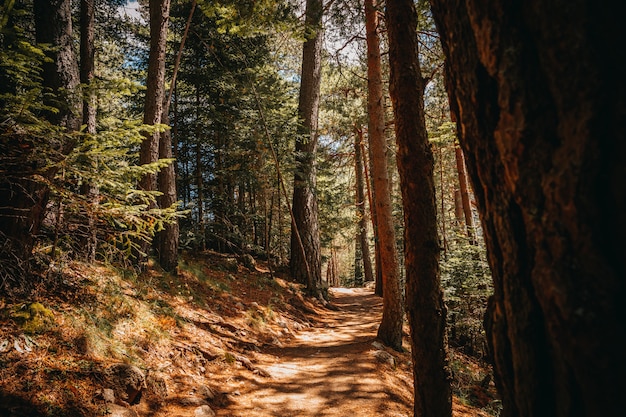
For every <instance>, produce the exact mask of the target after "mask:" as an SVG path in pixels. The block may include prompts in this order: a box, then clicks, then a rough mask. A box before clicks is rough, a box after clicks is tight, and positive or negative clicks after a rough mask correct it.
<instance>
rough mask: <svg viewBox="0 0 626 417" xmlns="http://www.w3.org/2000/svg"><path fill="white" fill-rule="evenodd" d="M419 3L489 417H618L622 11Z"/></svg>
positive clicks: (625, 105)
mask: <svg viewBox="0 0 626 417" xmlns="http://www.w3.org/2000/svg"><path fill="white" fill-rule="evenodd" d="M431 5H432V10H433V15H434V17H435V19H436V22H437V26H438V28H439V32H440V33H441V41H442V45H443V49H444V53H445V55H446V58H447V72H446V79H447V87H448V92H449V95H450V97H451V100H450V102H451V104H452V110H453V112H454V113H455V114H456V117H457V119H456V120H457V124H458V131H459V132H460V142H461V146H462V147H463V151H464V153H465V156H466V161H467V166H468V172H469V174H470V178H471V179H472V181H473V184H474V187H473V188H474V193H475V197H476V200H477V202H478V208H479V212H480V215H481V221H482V225H483V230H484V233H485V241H486V244H487V252H488V259H489V264H490V266H491V269H492V273H493V280H494V296H493V297H492V299H491V300H490V302H489V308H488V312H487V315H486V317H485V325H486V330H487V333H488V340H489V347H490V351H491V355H492V357H493V361H494V372H495V380H496V384H497V387H498V389H499V391H500V393H501V395H502V403H503V411H502V415H503V416H505V417H526V416H540V415H541V416H543V415H546V416H548V415H549V416H612V415H621V414H623V406H622V404H621V402H620V401H619V400H618V399H619V398H621V395H623V393H624V391H625V390H626V379H624V374H625V373H626V357H625V356H624V346H625V345H626V310H625V309H624V308H623V302H624V299H625V298H626V280H624V277H626V267H625V266H624V265H625V264H624V259H626V245H624V236H625V235H626V216H624V213H626V188H625V187H624V183H623V181H624V178H626V140H624V138H626V125H625V124H624V120H626V79H625V78H624V74H623V71H622V68H623V66H622V64H621V63H622V62H624V60H625V58H626V56H625V55H626V49H624V48H623V45H622V44H623V40H624V39H626V26H624V25H623V22H622V19H623V15H624V11H625V10H624V5H623V4H622V3H620V4H612V5H611V7H607V5H598V4H596V3H592V2H588V1H553V2H544V1H537V0H530V1H526V2H519V1H516V2H510V1H507V2H505V1H494V2H490V4H489V7H486V5H485V4H484V2H478V1H463V0H451V1H442V0H431Z"/></svg>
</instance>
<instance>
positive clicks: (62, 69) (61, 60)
mask: <svg viewBox="0 0 626 417" xmlns="http://www.w3.org/2000/svg"><path fill="white" fill-rule="evenodd" d="M33 14H34V16H35V29H36V41H37V43H39V44H48V45H50V46H52V48H51V49H50V50H48V52H47V55H48V58H49V60H48V61H46V62H44V63H43V65H42V69H43V71H42V86H43V88H44V89H45V90H46V92H47V93H52V97H53V98H52V99H50V98H49V97H50V95H46V96H45V97H44V104H46V105H49V106H53V107H56V108H57V109H58V112H47V113H46V114H45V117H46V118H47V119H48V120H49V121H50V122H51V123H53V124H55V125H58V126H61V127H63V128H64V129H65V131H66V132H71V131H75V130H78V128H79V127H80V121H81V118H80V95H79V94H78V92H77V91H76V90H77V86H78V83H79V73H78V60H77V59H76V53H75V51H74V47H73V43H72V42H73V39H72V16H71V2H70V1H69V0H35V1H34V2H33ZM18 136H19V134H18V133H16V134H15V143H11V142H12V141H11V142H9V143H6V144H2V145H3V146H2V147H3V151H5V150H6V152H7V153H10V154H11V155H12V156H13V158H12V161H16V162H14V163H13V165H12V166H5V167H4V168H5V169H7V175H6V176H4V177H3V179H2V182H0V201H2V204H1V206H2V207H0V237H2V238H3V242H2V243H3V244H2V248H0V263H2V265H3V268H7V269H8V268H11V269H14V268H16V269H14V271H15V273H16V274H17V276H14V277H12V278H14V279H16V280H17V281H19V283H20V284H24V283H26V280H28V278H29V276H28V274H29V268H28V264H29V259H30V256H31V253H32V250H33V247H34V244H35V240H36V236H37V234H38V233H39V231H40V228H41V223H42V221H43V218H44V215H45V211H46V205H47V203H48V196H49V189H48V187H47V185H45V184H44V183H43V182H41V181H39V180H37V179H36V178H35V177H36V176H44V177H46V178H48V179H50V178H52V177H53V176H54V174H55V172H56V171H55V170H50V169H47V168H46V167H47V165H49V164H50V162H51V161H50V160H49V159H48V158H49V157H50V155H52V154H53V153H54V155H56V156H55V158H62V157H63V155H66V154H68V153H69V152H70V151H71V150H72V148H73V146H74V141H73V140H70V139H68V138H64V137H62V136H60V137H59V138H54V139H58V140H59V145H58V146H56V145H52V143H50V144H45V146H46V149H43V150H42V149H37V148H36V147H35V146H34V145H35V144H34V143H30V139H29V138H21V137H18ZM29 145H32V146H29ZM37 146H40V145H39V144H37ZM53 147H54V149H52V148H53ZM50 151H53V152H50ZM41 154H43V156H42V155H41ZM5 256H6V258H5ZM16 260H17V262H18V263H19V265H12V266H9V265H8V264H5V263H4V262H5V261H7V262H9V263H13V262H14V261H16ZM3 273H4V271H3ZM3 280H4V279H3ZM3 285H4V284H3Z"/></svg>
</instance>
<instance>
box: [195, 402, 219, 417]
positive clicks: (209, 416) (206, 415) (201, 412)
mask: <svg viewBox="0 0 626 417" xmlns="http://www.w3.org/2000/svg"><path fill="white" fill-rule="evenodd" d="M193 415H194V416H195V417H215V411H213V410H212V409H211V407H209V406H208V405H203V406H200V407H198V408H196V410H195V411H194V413H193Z"/></svg>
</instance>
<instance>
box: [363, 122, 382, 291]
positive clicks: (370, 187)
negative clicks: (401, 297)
mask: <svg viewBox="0 0 626 417" xmlns="http://www.w3.org/2000/svg"><path fill="white" fill-rule="evenodd" d="M358 132H359V135H361V156H362V157H363V173H364V174H365V185H367V198H368V202H369V206H370V214H371V219H372V234H373V235H374V265H376V270H375V271H376V274H375V275H374V280H375V283H374V284H375V285H374V294H375V295H378V296H379V297H382V296H383V274H382V267H381V261H380V242H379V240H378V227H377V226H376V225H377V219H378V217H377V216H376V205H375V204H374V197H373V195H374V183H373V182H372V181H371V180H370V175H369V174H368V172H371V170H372V160H371V158H368V157H367V155H368V152H366V151H365V144H364V141H363V131H362V130H358ZM368 149H369V148H368Z"/></svg>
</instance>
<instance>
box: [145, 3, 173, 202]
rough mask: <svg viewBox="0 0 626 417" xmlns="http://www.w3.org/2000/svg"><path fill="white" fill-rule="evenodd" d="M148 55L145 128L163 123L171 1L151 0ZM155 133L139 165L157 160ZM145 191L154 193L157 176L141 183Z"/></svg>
mask: <svg viewBox="0 0 626 417" xmlns="http://www.w3.org/2000/svg"><path fill="white" fill-rule="evenodd" d="M149 8H150V55H149V59H148V76H147V80H146V101H145V104H144V116H143V122H144V124H146V125H158V124H161V122H162V117H163V103H164V101H165V47H166V41H167V25H168V20H169V15H170V0H150V2H149ZM159 137H160V134H159V133H158V132H154V133H152V134H148V135H146V138H145V139H144V141H143V142H142V143H141V149H140V153H139V163H140V164H142V165H143V164H150V163H154V162H156V161H158V159H159ZM141 188H142V189H143V190H145V191H156V190H157V175H156V174H146V175H145V176H144V177H143V178H142V180H141Z"/></svg>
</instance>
